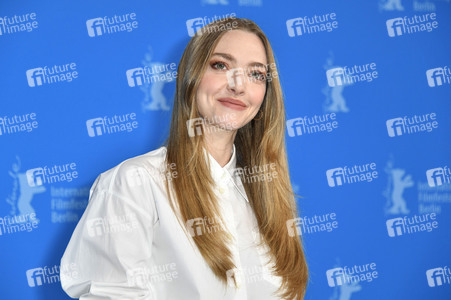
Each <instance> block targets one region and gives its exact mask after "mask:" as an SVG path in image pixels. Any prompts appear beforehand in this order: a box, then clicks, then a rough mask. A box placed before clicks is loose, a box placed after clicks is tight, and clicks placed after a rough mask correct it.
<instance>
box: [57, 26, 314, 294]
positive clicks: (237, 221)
mask: <svg viewBox="0 0 451 300" xmlns="http://www.w3.org/2000/svg"><path fill="white" fill-rule="evenodd" d="M201 30H202V31H200V32H198V34H196V35H195V36H194V37H193V38H192V39H191V40H190V42H189V43H188V46H187V47H186V49H185V52H184V54H183V56H182V59H181V61H180V64H179V67H178V77H177V84H176V93H175V101H174V108H173V115H172V121H171V129H170V135H169V138H168V142H167V146H163V147H161V148H159V149H157V150H154V151H151V152H149V153H146V154H144V155H140V156H137V157H134V158H131V159H128V160H126V161H124V162H122V163H121V164H119V165H118V166H116V167H114V168H112V169H110V170H108V171H106V172H104V173H102V174H100V175H99V177H98V178H97V179H96V181H95V182H94V184H93V186H92V188H91V191H90V201H89V204H88V206H87V208H86V211H85V213H84V214H83V216H82V218H81V220H80V222H79V224H78V225H77V227H76V229H75V231H74V233H73V235H72V238H71V240H70V242H69V245H68V247H67V249H66V252H65V253H64V256H63V258H62V261H61V282H62V287H63V289H64V290H65V291H66V292H67V294H68V295H70V296H71V297H80V299H100V298H102V299H159V300H160V299H171V300H172V299H177V300H178V299H187V300H195V299H205V300H216V299H303V297H304V295H305V289H306V285H307V279H308V272H307V265H306V261H305V258H304V253H303V249H302V245H301V241H300V238H299V235H297V234H293V230H292V228H291V227H290V226H287V224H292V223H293V222H291V221H292V220H293V219H294V218H296V217H297V211H296V205H295V201H294V194H293V191H292V188H291V184H290V179H289V173H288V165H287V158H286V150H285V140H284V134H285V128H284V125H285V111H284V104H283V96H282V91H281V88H280V83H279V80H278V78H277V73H276V68H275V61H274V55H273V52H272V49H271V46H270V44H269V42H268V39H267V38H266V36H265V34H264V33H263V32H262V31H261V29H260V28H259V27H258V26H257V25H256V24H255V23H254V22H252V21H250V20H246V19H239V18H227V19H223V20H220V21H217V22H214V23H210V24H208V25H206V26H205V27H204V28H202V29H201Z"/></svg>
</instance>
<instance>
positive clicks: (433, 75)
mask: <svg viewBox="0 0 451 300" xmlns="http://www.w3.org/2000/svg"><path fill="white" fill-rule="evenodd" d="M426 78H427V80H428V85H429V86H430V87H436V86H440V85H444V84H451V69H450V68H449V67H448V66H444V67H439V68H434V69H429V70H427V71H426Z"/></svg>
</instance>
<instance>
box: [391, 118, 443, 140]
mask: <svg viewBox="0 0 451 300" xmlns="http://www.w3.org/2000/svg"><path fill="white" fill-rule="evenodd" d="M385 125H386V127H387V133H388V136H389V137H397V136H401V135H404V134H414V133H420V132H431V131H432V130H433V129H436V128H438V121H437V115H436V113H428V114H424V115H414V116H411V117H408V116H404V117H402V118H401V117H398V118H393V119H389V120H387V121H386V122H385Z"/></svg>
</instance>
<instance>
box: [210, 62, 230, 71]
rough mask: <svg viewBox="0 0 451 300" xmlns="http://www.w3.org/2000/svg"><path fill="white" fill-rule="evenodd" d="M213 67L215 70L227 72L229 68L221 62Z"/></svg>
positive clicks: (215, 63) (213, 64)
mask: <svg viewBox="0 0 451 300" xmlns="http://www.w3.org/2000/svg"><path fill="white" fill-rule="evenodd" d="M211 65H212V67H213V68H214V69H218V70H225V69H226V68H227V66H226V65H225V64H224V63H222V62H220V61H217V62H214V63H212V64H211Z"/></svg>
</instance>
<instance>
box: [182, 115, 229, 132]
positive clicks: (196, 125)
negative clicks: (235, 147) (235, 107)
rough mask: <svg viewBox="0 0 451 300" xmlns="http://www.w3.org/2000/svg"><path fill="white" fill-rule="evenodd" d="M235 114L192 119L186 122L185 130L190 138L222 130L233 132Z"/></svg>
mask: <svg viewBox="0 0 451 300" xmlns="http://www.w3.org/2000/svg"><path fill="white" fill-rule="evenodd" d="M232 120H235V113H231V114H225V115H223V116H218V115H214V116H213V117H211V118H194V119H189V120H187V121H186V128H187V129H188V135H189V136H190V137H195V136H200V135H202V134H205V133H213V132H218V131H223V130H233V129H234V128H235V127H236V126H237V122H236V121H232Z"/></svg>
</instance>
